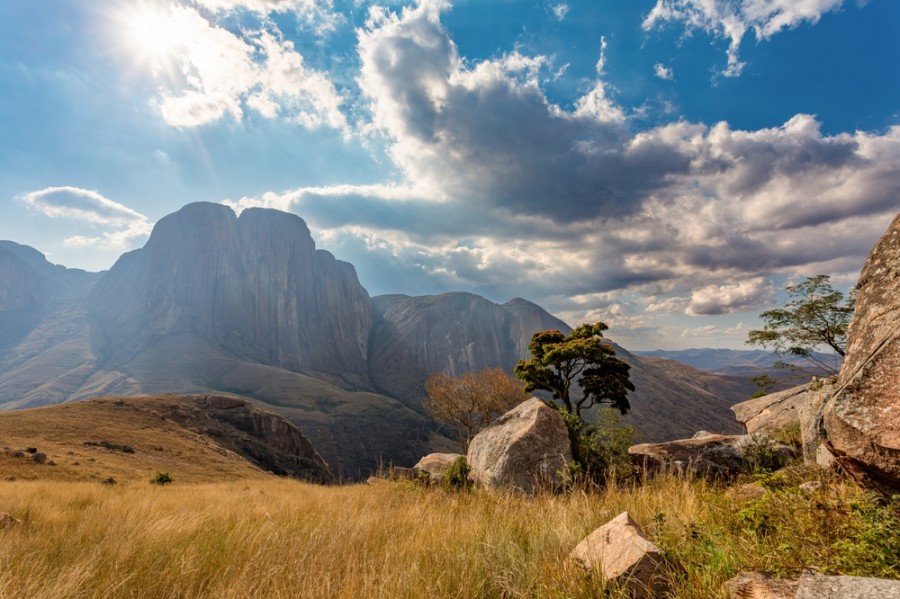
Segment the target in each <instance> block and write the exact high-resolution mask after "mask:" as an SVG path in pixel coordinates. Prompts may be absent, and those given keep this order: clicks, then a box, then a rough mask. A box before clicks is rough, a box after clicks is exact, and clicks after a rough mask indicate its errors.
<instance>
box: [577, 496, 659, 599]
mask: <svg viewBox="0 0 900 599" xmlns="http://www.w3.org/2000/svg"><path fill="white" fill-rule="evenodd" d="M569 558H570V559H573V560H575V561H576V562H578V563H579V564H581V565H582V566H584V567H585V568H587V569H589V570H594V569H599V570H600V572H601V573H602V574H603V576H604V578H606V579H607V580H609V581H621V582H623V583H624V584H625V585H627V587H628V589H629V591H630V592H631V594H632V596H634V597H647V598H650V597H663V596H665V593H666V591H667V590H668V587H669V579H668V576H667V575H666V571H665V567H664V566H665V561H664V560H663V558H662V555H661V551H660V549H659V547H657V546H656V545H655V544H654V543H653V542H651V541H650V540H648V539H647V537H646V536H645V535H644V532H643V531H642V530H641V527H640V526H638V525H637V523H636V522H635V521H634V520H632V519H631V517H630V516H629V515H628V512H622V513H621V514H619V515H618V516H616V517H615V518H613V519H612V520H610V521H609V522H607V523H606V524H604V525H603V526H601V527H600V528H598V529H597V530H595V531H594V532H592V533H591V534H589V535H588V536H587V537H585V539H584V540H583V541H581V542H580V543H579V544H578V546H576V547H575V549H573V550H572V553H570V554H569Z"/></svg>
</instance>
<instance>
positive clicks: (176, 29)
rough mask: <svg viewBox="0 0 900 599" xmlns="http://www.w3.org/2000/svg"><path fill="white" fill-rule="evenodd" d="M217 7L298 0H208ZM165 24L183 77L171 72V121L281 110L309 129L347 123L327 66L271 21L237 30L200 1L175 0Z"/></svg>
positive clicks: (164, 101) (166, 114)
mask: <svg viewBox="0 0 900 599" xmlns="http://www.w3.org/2000/svg"><path fill="white" fill-rule="evenodd" d="M205 1H206V2H207V4H209V5H210V6H211V7H212V8H225V7H232V8H233V7H234V6H244V5H246V6H247V7H254V6H256V7H258V8H259V9H260V10H264V9H265V10H279V9H281V8H284V9H285V10H287V9H288V8H289V7H295V5H296V6H301V5H302V6H306V3H298V2H271V1H263V0H260V1H259V2H242V3H241V2H225V1H219V0H205ZM160 26H165V27H167V28H169V29H170V33H169V36H170V39H171V45H172V47H173V50H172V52H171V54H172V56H171V57H170V58H175V59H176V60H177V76H175V75H176V74H175V73H170V77H169V81H168V83H167V84H166V85H165V86H164V88H163V89H162V97H161V99H160V103H159V108H160V111H161V113H162V116H163V118H164V119H165V121H166V122H167V123H168V124H170V125H173V126H177V127H196V126H199V125H204V124H207V123H211V122H215V121H217V120H219V119H221V118H223V117H224V116H226V115H229V116H231V117H232V118H233V119H235V120H241V119H242V118H243V116H244V112H245V110H248V109H249V110H253V111H255V112H257V113H258V114H260V115H262V116H263V117H265V118H276V117H281V118H285V119H287V120H290V121H293V122H295V123H297V124H300V125H302V126H304V127H307V128H317V127H330V128H334V129H339V130H343V131H344V132H345V133H346V132H347V130H348V126H347V121H346V117H345V116H344V114H343V112H342V110H341V104H342V102H343V99H342V97H341V96H340V94H339V93H338V92H337V90H336V88H335V86H334V84H333V83H332V81H331V80H330V79H329V78H328V76H327V75H326V74H325V73H322V72H320V71H317V70H315V69H311V68H309V67H308V66H306V64H305V61H304V59H303V56H302V55H301V54H300V53H298V52H297V51H296V50H295V48H294V46H293V44H292V43H291V42H290V41H287V40H285V39H283V38H282V36H281V35H280V32H279V31H278V29H277V28H276V27H275V26H274V25H273V24H272V23H271V22H268V23H264V25H263V26H262V27H261V28H259V29H255V30H244V31H241V32H240V33H234V32H232V31H230V30H228V29H225V28H223V27H219V26H217V25H213V24H211V23H210V22H209V21H208V20H207V19H206V18H204V17H203V16H202V15H201V14H200V13H199V12H198V11H197V10H196V9H195V8H193V7H188V6H179V5H175V4H173V5H171V6H169V8H168V12H166V13H165V15H164V17H163V19H162V23H161V25H160Z"/></svg>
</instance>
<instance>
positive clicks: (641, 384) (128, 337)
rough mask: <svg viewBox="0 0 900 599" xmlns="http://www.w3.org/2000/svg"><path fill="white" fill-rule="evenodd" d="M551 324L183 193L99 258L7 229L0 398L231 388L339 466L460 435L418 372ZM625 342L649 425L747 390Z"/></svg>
mask: <svg viewBox="0 0 900 599" xmlns="http://www.w3.org/2000/svg"><path fill="white" fill-rule="evenodd" d="M545 329H559V330H562V331H565V332H567V331H569V330H570V328H569V326H568V325H567V324H566V323H564V322H562V321H561V320H559V319H557V318H555V317H553V316H552V315H551V314H549V313H548V312H546V311H545V310H544V309H542V308H541V307H540V306H537V305H535V304H533V303H531V302H528V301H526V300H523V299H513V300H511V301H509V302H507V303H505V304H502V305H501V304H495V303H493V302H490V301H488V300H486V299H485V298H483V297H479V296H476V295H472V294H469V293H447V294H442V295H435V296H423V297H409V296H403V295H387V296H380V297H375V298H370V297H369V295H368V293H367V291H366V290H365V289H364V288H363V287H362V286H361V285H360V283H359V280H358V279H357V276H356V271H355V269H354V267H353V266H352V265H350V264H348V263H346V262H342V261H339V260H336V259H335V258H334V257H333V256H332V255H331V254H330V253H328V252H326V251H322V250H317V249H316V247H315V242H314V241H313V239H312V237H311V236H310V233H309V229H308V228H307V227H306V224H305V223H304V222H303V220H302V219H300V218H299V217H297V216H295V215H292V214H288V213H285V212H279V211H275V210H264V209H249V210H245V211H244V212H242V213H241V215H240V217H238V216H236V215H235V213H234V212H233V211H232V210H231V209H230V208H228V207H226V206H222V205H219V204H210V203H198V204H190V205H188V206H185V207H184V208H182V209H181V210H179V211H178V212H176V213H174V214H171V215H169V216H166V217H165V218H163V219H161V220H160V221H159V222H158V223H157V224H156V226H155V227H154V229H153V232H152V234H151V236H150V238H149V240H148V241H147V243H146V245H145V246H144V247H143V248H141V249H138V250H134V251H132V252H128V253H126V254H124V255H123V256H122V257H121V258H120V259H119V260H118V261H117V262H116V264H115V265H114V266H113V267H112V268H111V269H110V270H109V271H107V272H104V273H87V272H84V271H81V270H76V269H67V268H63V267H61V266H55V265H52V264H50V263H49V262H47V260H46V259H45V258H44V256H43V255H42V254H40V253H39V252H38V251H36V250H34V249H32V248H29V247H26V246H21V245H18V244H16V243H13V242H9V241H4V242H0V409H5V410H9V409H17V408H27V407H35V406H43V405H50V404H58V403H63V402H69V401H76V400H81V399H86V398H90V397H95V396H101V395H127V396H136V395H144V394H160V393H182V394H184V393H228V394H232V395H236V396H240V397H243V398H246V399H250V400H252V401H255V402H258V403H260V404H263V405H264V406H266V407H268V408H270V409H272V410H275V411H276V412H278V413H280V414H281V415H282V416H284V417H286V418H287V419H288V420H290V421H291V422H293V423H294V424H296V425H297V426H298V427H299V428H300V430H301V431H302V432H303V433H304V435H305V436H306V437H307V438H308V439H309V440H310V441H311V442H312V444H313V446H314V447H315V448H316V450H317V451H318V452H319V453H320V454H321V455H322V456H323V457H324V458H325V460H326V461H327V462H328V463H329V465H330V467H331V470H332V472H334V473H335V474H336V475H337V476H339V477H343V478H356V477H359V476H363V475H366V474H368V473H369V472H370V471H372V470H373V469H374V468H376V467H377V466H378V465H379V464H388V463H394V464H398V465H410V464H412V463H414V462H415V461H416V460H418V458H419V457H421V456H422V455H424V454H425V453H428V452H430V451H437V450H448V449H453V448H455V443H454V442H453V441H452V440H451V439H449V438H448V437H446V436H445V435H444V434H443V431H442V430H441V429H440V428H439V427H437V425H436V424H435V423H433V422H431V421H429V420H428V419H427V417H426V416H425V415H424V412H423V410H422V406H421V400H422V397H423V389H422V386H423V383H424V380H425V378H426V377H427V376H428V374H430V373H431V372H435V371H445V372H448V373H450V374H461V373H463V372H466V371H472V370H481V369H484V368H490V367H501V368H504V369H506V370H507V371H512V368H513V367H514V365H515V364H516V362H517V361H518V360H520V359H523V358H527V357H528V350H527V346H528V342H529V341H530V339H531V336H532V335H533V334H534V333H535V332H537V331H540V330H545ZM617 352H618V354H619V355H620V356H621V357H622V358H623V359H624V360H625V361H627V362H628V363H629V364H631V366H632V372H631V374H632V381H633V382H634V384H635V386H636V387H637V391H636V392H635V393H634V394H633V395H632V396H631V403H632V407H633V410H632V413H631V414H630V415H629V417H628V420H629V421H631V422H633V423H634V424H636V425H637V426H638V428H639V429H640V430H641V433H642V438H643V439H644V440H646V441H656V440H664V439H671V438H676V437H683V436H688V435H691V434H693V432H695V431H696V430H698V429H701V428H706V429H713V430H717V431H722V432H728V431H734V430H737V425H736V423H735V422H734V419H733V416H732V414H731V412H730V410H729V406H730V405H731V403H733V402H735V401H740V400H742V399H744V398H746V397H747V395H749V393H750V392H752V390H753V388H752V384H750V387H748V381H747V380H746V379H743V378H740V377H733V376H732V377H729V376H721V375H716V374H709V373H704V372H700V371H699V370H695V369H693V368H691V367H690V366H685V365H683V364H677V363H675V362H671V361H669V360H660V359H658V358H641V357H638V356H636V355H634V354H632V353H629V352H628V351H626V350H625V349H623V348H619V347H617Z"/></svg>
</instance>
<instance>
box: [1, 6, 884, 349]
mask: <svg viewBox="0 0 900 599" xmlns="http://www.w3.org/2000/svg"><path fill="white" fill-rule="evenodd" d="M196 201H208V202H218V203H225V204H227V205H229V206H231V207H232V208H234V209H235V211H237V212H239V211H240V210H243V209H245V208H247V207H256V206H261V207H270V208H277V209H280V210H286V211H289V212H292V213H294V214H297V215H299V216H301V217H302V218H303V219H304V220H305V221H306V222H307V224H308V225H309V227H310V230H311V232H312V234H313V237H314V239H315V240H316V243H317V246H318V247H319V248H321V249H326V250H329V251H331V252H332V253H333V254H334V255H335V256H336V257H337V258H339V259H342V260H346V261H348V262H351V263H353V264H354V265H355V266H356V269H357V273H358V275H359V277H360V280H361V282H362V283H363V285H364V286H365V287H366V288H367V289H368V291H369V293H370V294H371V295H373V296H374V295H379V294H384V293H404V294H409V295H423V294H433V293H443V292H446V291H470V292H473V293H478V294H480V295H484V296H485V297H487V298H489V299H491V300H493V301H496V302H501V303H502V302H505V301H507V300H509V299H512V298H514V297H523V298H525V299H528V300H531V301H534V302H536V303H538V304H540V305H541V306H543V307H544V308H546V309H548V310H549V311H550V312H552V313H553V314H555V315H557V316H559V317H560V318H562V319H563V320H565V321H566V322H568V323H569V324H572V325H577V324H580V323H582V322H595V321H597V320H602V321H604V322H606V323H607V324H608V325H609V327H610V329H609V331H608V335H609V336H610V337H611V338H613V339H615V340H616V341H618V342H619V343H621V344H622V345H623V346H625V347H626V348H629V349H633V350H642V349H644V350H649V349H683V348H690V347H727V348H738V349H740V348H746V346H745V345H744V341H745V340H746V338H747V331H748V330H749V329H752V328H758V327H759V326H760V321H759V320H758V317H757V315H758V314H759V313H760V312H761V311H763V310H766V309H769V308H772V307H775V306H778V305H783V304H784V302H785V300H786V298H785V293H784V288H785V286H786V285H788V284H791V283H796V282H799V281H800V280H802V279H803V278H804V277H806V276H812V275H816V274H820V273H821V274H828V275H830V276H831V277H832V282H833V283H834V284H835V285H836V286H837V287H838V288H840V289H844V290H846V289H847V288H848V287H849V286H851V285H853V284H855V282H856V280H857V278H858V275H859V271H860V268H861V267H862V265H863V262H864V260H865V257H866V255H867V253H868V252H869V250H870V249H871V247H872V246H873V245H874V243H875V242H876V241H877V240H878V238H879V237H880V236H881V235H882V233H883V232H884V231H885V229H886V228H887V226H888V225H889V224H890V222H891V220H892V218H893V217H894V215H895V214H896V213H897V212H898V211H900V2H897V1H896V0H868V1H867V2H864V1H861V0H628V1H622V0H590V1H587V0H584V1H575V0H569V1H563V0H457V1H455V2H449V1H441V0H420V1H397V0H385V1H382V2H377V1H376V2H369V1H366V0H167V1H151V0H129V1H125V0H41V1H40V2H26V1H16V0H0V239H10V240H13V241H16V242H18V243H22V244H26V245H30V246H32V247H35V248H36V249H38V250H40V251H42V252H44V253H45V254H46V255H47V257H48V259H49V260H50V261H51V262H54V263H58V264H63V265H65V266H69V267H77V268H85V269H88V270H104V269H107V268H109V267H110V266H111V265H112V264H113V263H114V262H115V260H116V259H117V258H118V256H120V255H121V254H122V253H124V252H125V251H129V250H132V249H135V248H139V247H141V246H142V245H143V244H144V243H145V242H146V240H147V237H148V235H149V233H150V231H151V230H152V227H153V224H154V222H156V221H157V220H158V219H160V218H162V217H163V216H165V215H167V214H170V213H172V212H174V211H176V210H178V209H179V208H180V207H181V206H183V205H185V204H187V203H190V202H196Z"/></svg>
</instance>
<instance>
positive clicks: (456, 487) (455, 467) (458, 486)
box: [441, 456, 472, 491]
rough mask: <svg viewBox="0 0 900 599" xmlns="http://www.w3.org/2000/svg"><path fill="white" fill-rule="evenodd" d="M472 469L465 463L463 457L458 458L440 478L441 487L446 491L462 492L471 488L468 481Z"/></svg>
mask: <svg viewBox="0 0 900 599" xmlns="http://www.w3.org/2000/svg"><path fill="white" fill-rule="evenodd" d="M471 471H472V467H471V466H469V462H467V461H466V458H465V456H459V457H458V458H456V460H455V461H454V462H453V463H452V464H450V466H449V467H448V468H447V471H446V472H444V476H443V477H442V478H441V486H442V487H444V488H445V489H448V490H453V491H462V490H466V489H468V488H469V487H470V486H471V482H470V481H469V472H471Z"/></svg>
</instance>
